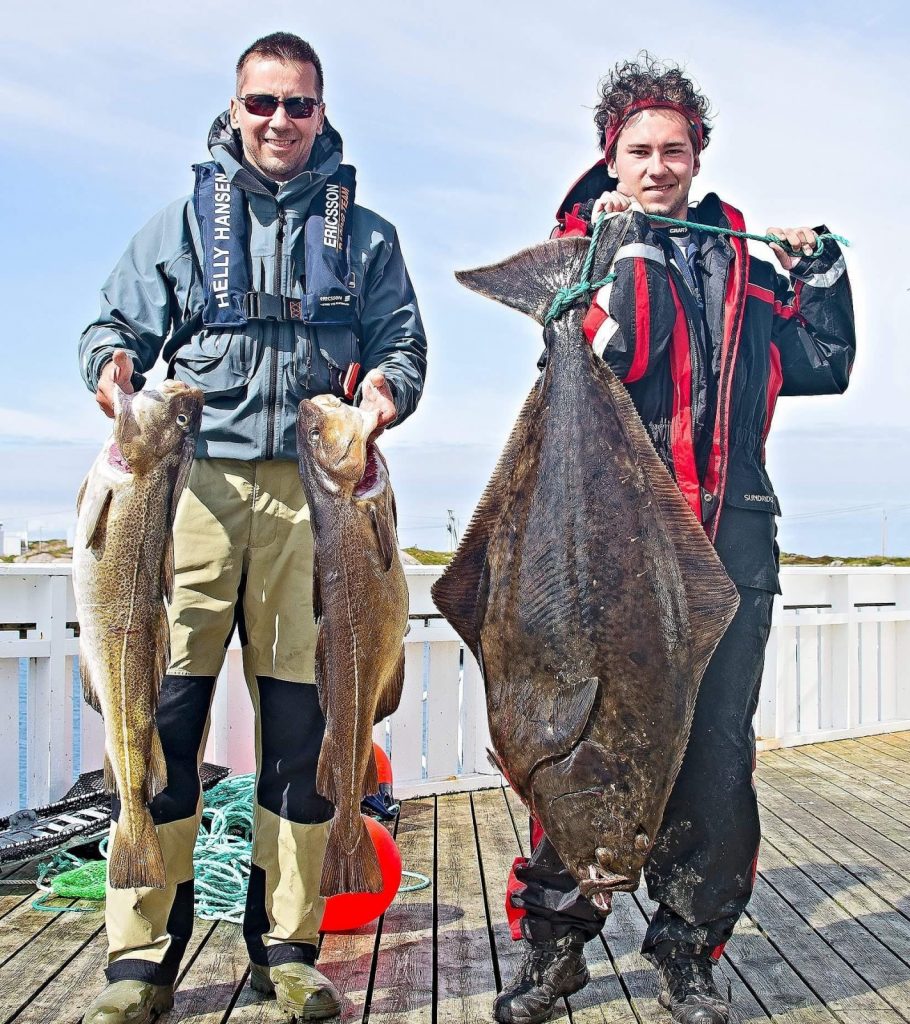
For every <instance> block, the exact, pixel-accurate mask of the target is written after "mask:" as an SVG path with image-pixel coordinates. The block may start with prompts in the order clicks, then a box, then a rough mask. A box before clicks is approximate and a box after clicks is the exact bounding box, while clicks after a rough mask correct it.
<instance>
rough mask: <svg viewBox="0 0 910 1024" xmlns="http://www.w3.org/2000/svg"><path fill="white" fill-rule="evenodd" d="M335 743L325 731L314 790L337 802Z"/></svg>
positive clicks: (334, 802)
mask: <svg viewBox="0 0 910 1024" xmlns="http://www.w3.org/2000/svg"><path fill="white" fill-rule="evenodd" d="M334 748H335V744H334V743H333V742H332V739H331V736H330V735H329V733H326V734H325V736H324V737H323V740H322V749H321V750H320V751H319V764H318V765H317V766H316V790H317V792H318V793H319V794H320V795H321V796H324V797H325V798H326V800H328V801H329V802H330V803H333V804H337V803H338V798H337V796H336V794H335V773H334V770H333V769H334V766H335V749H334Z"/></svg>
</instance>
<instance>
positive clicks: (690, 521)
mask: <svg viewBox="0 0 910 1024" xmlns="http://www.w3.org/2000/svg"><path fill="white" fill-rule="evenodd" d="M595 365H596V366H597V372H599V373H601V374H602V376H603V377H604V378H605V380H606V383H607V386H608V387H609V389H610V393H611V396H612V398H613V401H614V403H615V406H616V410H617V413H618V416H619V419H620V421H621V422H624V423H625V424H626V425H627V430H628V434H629V438H630V440H631V442H632V445H633V447H634V449H635V452H636V455H637V457H638V459H639V464H640V465H641V467H642V471H643V473H644V475H645V477H646V478H647V479H648V480H649V482H650V485H651V490H652V493H653V494H654V497H655V498H656V500H657V503H658V506H659V507H660V509H661V511H662V512H663V519H664V522H665V524H666V527H667V532H668V534H669V536H670V540H671V541H672V543H673V546H674V548H675V550H676V556H677V560H678V562H679V568H680V575H681V577H682V584H683V588H684V590H685V594H686V604H687V605H688V609H689V634H690V641H691V644H692V672H693V675H694V677H695V678H696V679H698V680H700V679H701V677H702V676H703V675H704V672H705V669H706V668H707V667H708V662H709V661H710V660H711V655H712V654H713V653H714V650H715V648H716V647H717V645H718V643H719V642H720V639H721V637H722V636H723V635H724V633H725V632H726V630H727V626H729V624H730V622H731V621H732V619H733V616H734V615H735V614H736V609H737V607H738V606H739V594H738V592H737V590H736V587H735V585H734V584H733V582H732V581H731V579H730V577H729V576H728V575H727V573H726V571H725V569H724V567H723V565H721V561H720V559H719V558H718V557H717V552H716V551H715V550H714V546H713V545H712V544H711V541H710V540H709V539H708V536H707V534H706V533H705V531H704V529H703V528H702V526H701V524H700V523H699V522H698V520H697V519H696V518H695V515H694V514H693V512H692V509H691V508H690V507H689V505H688V503H687V502H686V499H685V498H684V497H683V496H682V492H681V491H680V490H679V487H678V486H677V485H676V483H675V482H674V481H673V478H672V477H671V476H670V474H669V472H668V471H667V468H666V466H665V465H664V464H663V462H662V461H661V460H660V457H659V456H658V454H657V452H656V451H655V450H654V445H653V444H652V443H651V439H650V437H649V436H648V433H647V431H646V430H645V428H644V426H643V424H642V422H641V419H640V418H639V416H638V412H637V411H636V409H635V406H634V405H633V404H632V399H631V398H630V397H629V393H628V391H626V389H625V387H624V386H623V385H622V384H621V383H620V382H619V380H618V379H617V378H616V376H615V375H614V374H613V373H612V371H610V370H609V368H608V367H607V366H606V364H604V363H601V362H599V361H598V363H596V364H595Z"/></svg>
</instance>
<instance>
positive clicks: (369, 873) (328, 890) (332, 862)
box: [319, 815, 383, 896]
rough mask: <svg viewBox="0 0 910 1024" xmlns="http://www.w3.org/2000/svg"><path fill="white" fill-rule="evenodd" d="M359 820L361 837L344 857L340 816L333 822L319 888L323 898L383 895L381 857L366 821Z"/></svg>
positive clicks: (359, 818)
mask: <svg viewBox="0 0 910 1024" xmlns="http://www.w3.org/2000/svg"><path fill="white" fill-rule="evenodd" d="M357 817H358V821H357V825H356V826H355V827H357V828H358V829H359V832H360V834H359V836H358V839H357V844H356V846H355V847H354V850H353V852H352V853H350V854H347V853H345V852H344V849H343V847H342V844H341V839H340V831H341V830H340V828H339V827H338V817H337V815H336V816H335V817H334V818H333V819H332V824H331V826H330V828H329V841H328V843H327V845H326V848H325V860H324V861H323V862H322V882H321V884H320V887H319V893H320V895H322V896H335V895H337V894H338V893H341V892H382V886H383V882H382V868H381V867H380V866H379V856H378V855H377V853H376V847H375V846H374V845H373V840H372V839H371V838H370V834H369V832H367V830H366V827H365V826H364V824H363V818H361V817H360V815H358V816H357Z"/></svg>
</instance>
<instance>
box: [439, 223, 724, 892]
mask: <svg viewBox="0 0 910 1024" xmlns="http://www.w3.org/2000/svg"><path fill="white" fill-rule="evenodd" d="M627 224H628V218H624V217H618V218H616V219H615V220H614V222H613V224H611V225H610V227H609V229H608V231H606V232H604V237H603V239H602V240H601V249H600V250H599V252H600V253H603V254H604V255H603V257H602V259H601V260H600V266H601V268H602V269H606V268H608V267H609V266H610V264H611V262H612V259H613V255H614V254H615V252H616V251H617V249H618V248H619V245H620V244H621V239H622V236H623V235H624V233H625V232H624V227H625V226H627ZM587 249H588V243H587V241H586V240H584V239H574V238H573V239H561V240H558V241H553V242H549V243H545V244H543V245H539V246H537V247H535V248H532V249H528V250H526V251H524V252H522V253H519V254H518V255H517V256H514V257H512V258H511V259H509V260H506V261H505V262H503V263H500V264H498V265H496V266H490V267H485V268H482V269H479V270H474V271H468V272H465V273H460V274H458V275H456V276H457V277H458V280H459V281H460V282H461V283H462V284H464V285H466V286H467V287H469V288H471V289H473V290H475V291H479V292H481V293H482V294H484V295H487V296H489V297H491V298H494V299H497V300H499V301H500V302H503V303H505V304H506V305H509V306H512V307H514V308H515V309H518V310H520V311H521V312H523V313H527V314H529V315H530V316H532V317H533V318H534V319H536V320H537V321H538V322H539V323H541V324H543V323H544V322H545V319H546V313H547V310H548V307H549V306H550V303H551V301H552V299H553V297H554V295H555V293H556V292H557V290H558V289H559V288H561V287H563V286H565V285H569V284H572V283H574V282H575V281H578V280H579V279H580V278H581V274H582V263H583V260H584V258H585V255H586V253H587ZM593 276H594V279H597V277H599V276H601V275H600V274H596V275H593ZM585 308H586V302H585V301H584V300H581V299H578V300H576V303H575V304H574V305H573V306H572V307H571V308H570V309H569V310H568V311H567V312H566V313H564V314H563V315H562V316H561V317H559V318H558V319H556V320H554V321H553V322H551V323H549V324H548V325H547V326H545V328H544V340H545V342H546V346H547V350H548V359H547V365H546V369H545V370H544V372H543V374H542V375H541V377H540V379H539V380H538V382H537V384H536V386H535V387H534V388H533V390H532V392H531V394H530V395H529V397H528V399H527V401H526V402H525V404H524V407H523V408H522V410H521V413H520V414H519V417H518V421H517V422H516V424H515V427H514V429H513V431H512V434H511V436H510V438H509V440H508V443H507V444H506V447H505V450H504V451H503V453H502V456H501V457H500V461H499V463H498V465H497V467H496V469H495V471H494V473H493V476H492V478H491V480H490V482H489V484H488V486H487V488H486V490H485V492H484V494H483V496H482V497H481V499H480V502H479V504H478V506H477V509H476V511H475V513H474V516H473V518H472V520H471V523H470V525H469V527H468V529H467V531H466V532H465V535H464V537H463V539H462V542H461V546H460V547H459V549H458V551H457V553H456V555H455V557H454V559H453V560H452V562H451V564H450V565H449V567H448V568H447V570H446V572H445V573H444V575H443V576H442V577H441V578H440V579H439V580H438V581H437V582H436V584H435V586H434V588H433V597H434V600H435V602H436V605H437V606H438V608H439V609H440V611H442V613H443V614H444V615H445V617H446V618H447V619H448V620H449V621H450V622H451V624H452V625H453V626H454V628H455V629H456V630H457V632H458V633H459V634H460V635H461V637H462V638H463V640H464V641H465V643H466V644H467V646H468V647H469V648H470V650H471V651H472V652H473V653H474V655H475V656H476V657H477V660H478V662H479V663H480V665H481V668H482V671H483V677H484V681H485V686H486V699H487V711H488V717H489V723H490V734H491V737H492V742H493V747H494V749H495V754H494V755H493V759H494V760H495V761H496V763H497V764H498V765H499V766H500V768H501V770H502V772H503V774H504V775H505V776H506V778H507V779H508V780H509V782H510V783H511V785H512V787H513V788H514V789H515V790H516V791H517V792H518V794H519V796H520V797H521V798H522V800H523V801H524V803H525V804H526V806H527V807H528V809H529V810H530V812H531V814H533V815H534V816H535V817H536V818H537V819H538V820H539V821H540V823H541V825H542V826H543V828H544V830H545V831H546V833H547V835H548V837H549V838H550V840H551V842H552V843H553V845H554V846H555V848H556V850H557V851H558V853H559V855H560V856H561V858H562V859H563V861H564V862H565V864H566V866H567V867H568V868H569V870H570V871H571V872H572V874H573V876H574V878H575V879H576V881H577V882H578V888H579V890H580V891H581V893H582V894H583V895H584V896H586V897H587V898H588V899H590V900H591V902H592V903H594V905H595V906H597V907H598V908H599V909H600V910H601V911H603V912H606V911H608V910H609V906H610V894H611V893H612V892H613V891H617V890H634V889H635V888H636V886H637V884H638V879H639V876H640V871H641V868H642V866H643V864H644V862H645V860H646V859H647V857H648V854H649V852H650V850H651V847H652V845H653V842H654V838H655V835H656V833H657V830H658V828H659V826H660V822H661V818H662V815H663V811H664V807H665V805H666V802H667V799H668V797H669V794H670V790H671V787H672V785H673V782H674V779H675V777H676V775H677V773H678V771H679V766H680V763H681V761H682V757H683V754H684V752H685V747H686V742H687V739H688V734H689V729H690V726H691V721H692V713H693V709H694V705H695V698H696V695H697V693H698V687H699V684H700V682H701V678H702V675H703V673H704V670H705V668H706V666H707V663H708V660H709V659H710V657H711V655H712V653H713V651H714V649H715V647H716V646H717V643H718V641H719V640H720V638H721V636H722V635H723V633H724V631H725V630H726V628H727V625H728V624H729V622H730V620H731V619H732V618H733V615H734V613H735V611H736V607H737V604H738V596H737V593H736V589H735V587H734V586H733V584H732V583H731V582H730V580H729V578H728V577H727V575H726V573H725V572H724V569H723V567H722V566H721V564H720V562H719V560H718V558H717V556H716V554H715V552H714V549H713V548H712V546H711V544H710V542H709V541H708V538H707V536H706V535H705V533H704V531H703V529H702V527H701V526H700V525H699V523H698V522H697V520H696V518H695V516H694V515H693V514H692V512H691V511H690V509H689V507H688V505H687V504H686V502H685V501H684V499H683V497H682V495H681V494H680V492H679V490H678V488H677V487H676V485H675V483H674V482H673V480H672V478H671V477H670V475H669V473H668V472H667V470H666V468H665V467H664V465H663V463H662V462H661V460H660V458H659V457H658V455H657V453H656V452H655V450H654V448H653V446H652V444H651V442H650V439H649V437H648V435H647V432H646V431H645V429H644V426H643V425H642V423H641V420H640V418H639V416H638V414H637V412H636V410H635V408H634V406H633V405H632V402H631V400H630V399H629V396H628V393H627V392H626V390H625V388H624V387H623V385H622V384H621V383H620V382H619V380H618V379H617V378H616V377H615V376H614V374H613V373H612V372H611V370H610V368H609V367H608V366H607V365H606V363H604V362H603V361H602V360H600V359H599V358H597V357H596V356H595V355H594V354H593V353H592V351H591V348H590V346H589V345H588V344H587V343H586V341H585V338H584V335H583V333H582V318H583V316H584V312H585ZM571 898H572V897H571V895H570V896H569V897H568V899H571Z"/></svg>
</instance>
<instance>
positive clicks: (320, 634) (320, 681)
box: [315, 625, 328, 717]
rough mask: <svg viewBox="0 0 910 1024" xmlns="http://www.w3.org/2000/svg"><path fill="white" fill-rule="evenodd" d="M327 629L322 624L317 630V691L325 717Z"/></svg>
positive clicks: (326, 703) (326, 704) (326, 705)
mask: <svg viewBox="0 0 910 1024" xmlns="http://www.w3.org/2000/svg"><path fill="white" fill-rule="evenodd" d="M325 643H326V641H325V629H323V627H322V625H320V626H319V627H318V629H317V630H316V673H315V674H316V693H317V695H318V696H319V707H320V710H321V711H322V714H323V717H327V707H328V702H327V701H326V682H325V679H324V677H323V673H324V671H325V670H324V667H323V666H324V665H325Z"/></svg>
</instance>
